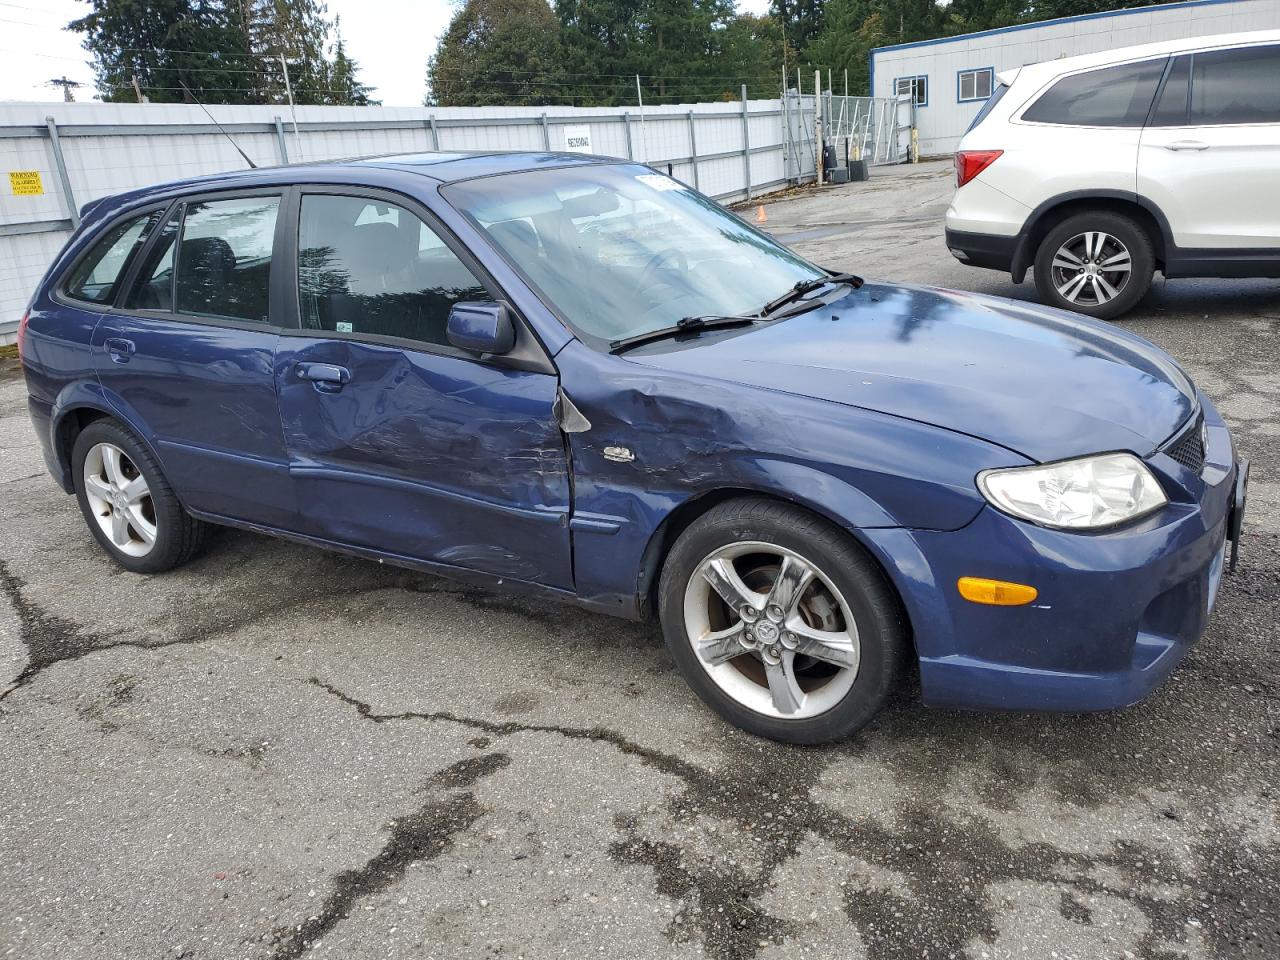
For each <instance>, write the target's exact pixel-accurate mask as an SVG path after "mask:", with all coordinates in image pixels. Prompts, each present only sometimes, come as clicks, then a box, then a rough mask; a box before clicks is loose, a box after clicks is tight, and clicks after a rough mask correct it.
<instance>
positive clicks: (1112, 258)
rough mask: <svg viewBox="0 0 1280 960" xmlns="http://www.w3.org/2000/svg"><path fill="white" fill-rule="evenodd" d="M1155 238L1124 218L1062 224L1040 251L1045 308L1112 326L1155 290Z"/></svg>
mask: <svg viewBox="0 0 1280 960" xmlns="http://www.w3.org/2000/svg"><path fill="white" fill-rule="evenodd" d="M1154 271H1155V253H1154V251H1153V250H1152V248H1151V238H1150V237H1149V236H1147V232H1146V231H1145V230H1144V229H1143V228H1142V227H1141V226H1140V225H1139V224H1138V223H1136V222H1135V221H1133V220H1131V219H1130V218H1129V217H1126V216H1124V215H1122V214H1118V213H1108V212H1105V211H1101V210H1100V211H1096V212H1091V213H1078V214H1076V215H1075V216H1073V217H1068V218H1067V219H1066V220H1064V221H1062V223H1060V224H1058V225H1057V226H1056V227H1054V228H1053V229H1052V230H1050V231H1049V233H1048V234H1047V235H1046V236H1045V238H1044V240H1042V241H1041V242H1040V248H1039V249H1038V250H1037V251H1036V264H1035V281H1036V289H1037V290H1039V291H1040V297H1041V299H1042V300H1044V302H1045V303H1048V304H1049V305H1051V306H1054V307H1059V308H1061V309H1064V310H1075V311H1077V312H1078V313H1085V314H1088V315H1089V316H1091V317H1097V318H1099V319H1100V320H1110V319H1111V318H1112V317H1118V316H1120V314H1122V313H1125V312H1126V311H1128V310H1130V309H1131V308H1132V307H1133V306H1134V304H1136V303H1137V302H1138V301H1139V300H1141V299H1142V297H1143V295H1144V294H1145V293H1146V292H1147V290H1149V289H1150V287H1151V277H1152V274H1153V273H1154Z"/></svg>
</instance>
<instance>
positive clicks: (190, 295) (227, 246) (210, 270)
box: [173, 197, 280, 323]
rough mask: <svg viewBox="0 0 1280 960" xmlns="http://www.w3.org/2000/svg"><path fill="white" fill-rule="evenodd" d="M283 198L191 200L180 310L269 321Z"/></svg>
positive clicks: (177, 289)
mask: <svg viewBox="0 0 1280 960" xmlns="http://www.w3.org/2000/svg"><path fill="white" fill-rule="evenodd" d="M279 208H280V198H279V197H240V198H238V199H235V200H209V201H201V202H199V203H188V204H187V206H186V213H185V215H184V216H183V218H182V231H181V236H180V238H179V240H178V263H177V267H176V269H175V271H174V284H173V289H174V300H175V303H174V309H175V311H176V312H177V313H190V314H195V315H197V316H207V317H225V318H227V319H231V320H249V321H252V322H255V323H266V322H267V321H268V320H269V319H270V295H269V291H270V289H271V284H270V280H271V250H272V243H273V240H274V238H275V231H276V215H277V214H278V213H279Z"/></svg>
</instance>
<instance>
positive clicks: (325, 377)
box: [294, 363, 351, 393]
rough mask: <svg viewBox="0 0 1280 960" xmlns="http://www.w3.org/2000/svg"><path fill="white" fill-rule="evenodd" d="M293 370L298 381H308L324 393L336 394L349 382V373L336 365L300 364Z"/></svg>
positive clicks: (344, 368)
mask: <svg viewBox="0 0 1280 960" xmlns="http://www.w3.org/2000/svg"><path fill="white" fill-rule="evenodd" d="M294 369H295V372H296V373H297V374H298V379H299V380H310V381H311V382H312V384H314V385H315V388H316V389H317V390H322V391H324V392H326V393H337V392H338V391H339V390H341V389H342V387H343V385H344V384H346V383H348V382H350V380H351V371H350V370H348V369H347V368H346V367H340V366H338V365H337V364H336V363H300V364H298V365H297V367H295V368H294Z"/></svg>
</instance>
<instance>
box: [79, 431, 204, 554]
mask: <svg viewBox="0 0 1280 960" xmlns="http://www.w3.org/2000/svg"><path fill="white" fill-rule="evenodd" d="M71 461H72V465H73V478H74V482H75V488H76V499H77V500H78V501H79V503H80V510H81V512H82V513H83V514H84V518H85V521H86V522H87V523H88V525H89V531H90V532H91V533H92V534H93V536H94V538H95V539H96V540H97V541H98V543H100V544H102V547H103V549H104V550H106V551H107V553H108V554H110V555H111V558H112V559H113V560H115V561H116V563H118V564H120V566H122V567H124V568H125V569H126V570H132V571H133V572H135V573H160V572H162V571H164V570H170V569H172V568H173V567H176V566H178V565H179V564H182V563H185V562H186V561H187V560H189V559H191V557H192V556H194V555H195V553H196V551H197V550H198V549H199V548H200V546H201V544H202V543H203V542H204V537H205V532H206V529H207V527H206V525H205V524H203V523H201V522H200V521H199V520H196V519H195V518H194V517H192V516H191V515H190V514H188V513H187V512H186V510H184V509H183V507H182V504H181V503H179V501H178V498H177V497H176V496H175V495H174V492H173V489H172V488H171V487H170V486H169V483H168V481H167V480H166V479H165V477H164V474H163V473H162V472H161V470H160V465H159V464H158V463H157V462H156V460H155V458H154V457H153V456H151V452H150V451H149V450H148V449H147V448H146V446H144V445H143V444H142V442H141V441H140V440H138V438H137V437H135V436H134V435H133V434H132V433H130V432H129V431H128V430H126V429H125V428H124V427H123V426H122V425H120V424H119V423H117V422H115V421H113V420H98V421H95V422H94V423H91V424H90V425H89V426H87V427H86V428H85V429H84V430H83V431H81V433H80V435H79V436H78V437H77V438H76V442H75V446H74V448H73V449H72V452H71Z"/></svg>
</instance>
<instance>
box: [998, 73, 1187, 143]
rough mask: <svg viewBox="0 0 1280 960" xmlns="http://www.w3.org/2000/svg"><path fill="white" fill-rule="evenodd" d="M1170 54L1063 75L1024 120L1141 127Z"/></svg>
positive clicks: (1028, 112) (1080, 125)
mask: <svg viewBox="0 0 1280 960" xmlns="http://www.w3.org/2000/svg"><path fill="white" fill-rule="evenodd" d="M1167 62H1168V58H1167V57H1162V58H1160V59H1159V60H1143V61H1142V62H1140V63H1126V64H1122V65H1120V66H1118V67H1104V68H1103V69H1101V70H1090V71H1088V72H1087V73H1077V74H1075V75H1074V76H1070V77H1063V78H1062V79H1061V80H1059V81H1058V82H1057V83H1055V84H1054V85H1053V86H1052V87H1050V88H1049V89H1048V90H1047V91H1045V93H1044V94H1043V95H1041V97H1040V99H1039V100H1037V101H1036V102H1035V103H1033V104H1032V105H1031V106H1030V107H1029V108H1028V109H1027V110H1025V111H1024V112H1023V114H1022V119H1023V120H1030V121H1033V122H1035V123H1057V124H1065V125H1069V126H1076V127H1140V126H1142V125H1143V124H1144V123H1146V120H1147V112H1148V111H1149V110H1150V109H1151V100H1152V98H1154V97H1155V95H1156V85H1157V84H1158V83H1159V82H1160V75H1161V74H1162V73H1164V66H1165V63H1167Z"/></svg>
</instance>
